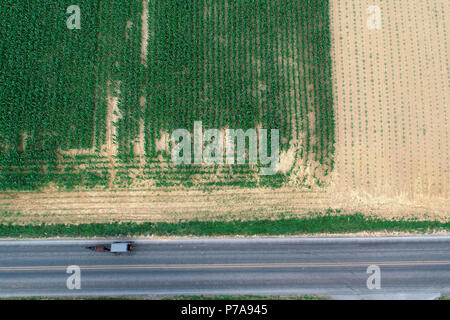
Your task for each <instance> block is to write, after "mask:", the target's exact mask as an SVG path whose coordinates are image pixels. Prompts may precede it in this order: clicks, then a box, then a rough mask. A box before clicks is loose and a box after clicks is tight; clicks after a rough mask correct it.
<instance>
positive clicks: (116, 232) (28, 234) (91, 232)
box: [0, 212, 450, 238]
mask: <svg viewBox="0 0 450 320" xmlns="http://www.w3.org/2000/svg"><path fill="white" fill-rule="evenodd" d="M438 231H444V232H445V231H450V222H440V221H428V220H414V219H400V220H388V219H382V218H378V217H371V216H365V215H363V214H359V213H357V214H337V215H336V214H331V213H330V212H327V213H324V214H316V215H309V216H305V217H299V218H282V219H279V220H232V221H198V220H193V221H179V222H155V223H152V222H144V223H136V222H114V223H90V224H79V225H65V224H41V225H14V224H11V223H10V224H2V225H0V237H1V238H49V237H119V236H234V235H236V236H237V235H242V236H257V235H258V236H277V235H307V234H342V233H357V232H405V233H416V234H426V233H432V232H438Z"/></svg>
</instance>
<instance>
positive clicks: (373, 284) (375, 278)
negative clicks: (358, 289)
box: [366, 265, 381, 290]
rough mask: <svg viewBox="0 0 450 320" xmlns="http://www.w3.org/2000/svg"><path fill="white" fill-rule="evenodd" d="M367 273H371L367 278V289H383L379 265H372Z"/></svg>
mask: <svg viewBox="0 0 450 320" xmlns="http://www.w3.org/2000/svg"><path fill="white" fill-rule="evenodd" d="M367 274H371V276H369V278H368V279H367V282H366V284H367V289H369V290H374V289H375V290H379V289H381V270H380V267H379V266H375V265H371V266H369V267H368V268H367Z"/></svg>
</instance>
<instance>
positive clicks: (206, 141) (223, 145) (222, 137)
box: [171, 121, 280, 175]
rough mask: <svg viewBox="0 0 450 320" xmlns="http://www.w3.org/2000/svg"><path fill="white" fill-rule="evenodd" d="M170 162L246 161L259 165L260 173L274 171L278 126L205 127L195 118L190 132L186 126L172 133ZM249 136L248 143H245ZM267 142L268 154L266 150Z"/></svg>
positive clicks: (277, 161) (277, 156)
mask: <svg viewBox="0 0 450 320" xmlns="http://www.w3.org/2000/svg"><path fill="white" fill-rule="evenodd" d="M171 139H172V142H173V143H174V144H175V145H174V147H173V148H172V152H171V155H172V162H173V163H174V164H176V165H181V164H198V165H214V164H228V165H232V164H245V163H246V161H247V160H248V162H247V163H248V164H252V165H257V164H258V163H259V164H260V165H262V166H266V167H262V168H260V172H259V174H260V175H274V174H276V173H277V172H278V169H279V163H280V133H279V130H278V129H272V130H270V144H269V132H268V130H267V129H258V130H256V129H248V130H247V131H244V130H242V129H224V130H223V131H221V130H219V129H207V130H205V131H203V124H202V122H201V121H195V122H194V133H193V136H192V135H191V133H190V132H189V131H188V130H186V129H177V130H175V131H173V133H172V135H171ZM247 140H248V144H247V143H246V142H247ZM269 146H270V154H269V150H268V149H269Z"/></svg>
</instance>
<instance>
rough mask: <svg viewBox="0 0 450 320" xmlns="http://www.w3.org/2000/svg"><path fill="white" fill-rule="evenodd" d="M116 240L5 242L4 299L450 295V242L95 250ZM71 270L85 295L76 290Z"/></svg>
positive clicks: (1, 262) (190, 243) (205, 243)
mask: <svg viewBox="0 0 450 320" xmlns="http://www.w3.org/2000/svg"><path fill="white" fill-rule="evenodd" d="M113 241H115V240H109V241H108V240H99V241H97V240H96V241H89V240H55V241H53V240H45V241H0V296H1V297H12V296H47V297H50V296H130V295H133V296H134V295H140V296H142V295H145V296H156V297H161V296H171V295H199V294H208V295H209V294H253V295H301V294H317V295H322V296H328V297H332V298H338V299H435V298H437V297H439V296H441V295H450V236H425V237H392V238H390V237H383V238H250V239H192V240H186V239H179V240H138V241H135V243H136V245H135V251H134V252H133V253H132V254H118V255H114V254H111V253H109V252H92V251H89V250H87V249H86V248H85V247H86V246H88V245H94V244H108V243H111V242H113ZM71 265H76V266H79V268H80V270H81V271H80V285H81V288H80V289H72V290H71V289H68V288H67V279H68V277H70V276H71V275H72V274H68V273H67V267H68V266H71ZM373 265H374V266H378V267H379V270H380V277H379V279H380V282H379V285H380V286H381V288H380V289H377V288H373V287H376V285H377V281H376V276H377V272H376V271H375V273H373V271H372V272H370V273H368V267H369V266H373ZM371 270H376V268H375V269H371ZM371 276H372V277H371ZM369 277H371V279H370V281H369V284H370V287H371V288H372V289H369V288H368V285H367V281H368V278H369ZM71 283H74V282H71Z"/></svg>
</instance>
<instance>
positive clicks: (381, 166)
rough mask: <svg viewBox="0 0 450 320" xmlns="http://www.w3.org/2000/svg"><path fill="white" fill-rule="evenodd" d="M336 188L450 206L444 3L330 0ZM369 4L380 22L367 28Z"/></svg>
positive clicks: (447, 11) (448, 33) (448, 32)
mask: <svg viewBox="0 0 450 320" xmlns="http://www.w3.org/2000/svg"><path fill="white" fill-rule="evenodd" d="M331 4H332V5H331V21H332V23H331V25H332V35H333V36H332V39H333V45H332V47H333V51H332V56H333V85H334V101H335V104H334V106H335V107H334V108H335V114H336V128H337V131H336V137H337V143H336V171H335V173H336V176H335V179H334V181H335V183H336V184H337V185H338V186H339V189H340V190H343V189H345V190H351V191H353V192H355V193H358V194H359V196H361V197H366V198H369V197H378V198H379V199H382V198H386V197H390V198H400V199H404V200H405V201H411V202H413V203H417V204H421V205H424V206H427V205H436V204H438V203H443V204H444V208H447V209H449V210H450V206H449V203H448V201H447V202H446V201H445V200H444V199H449V198H450V122H449V117H450V108H449V106H450V105H449V100H450V69H449V39H450V38H449V37H450V29H449V27H450V23H449V18H450V2H449V1H447V0H421V1H395V0H388V1H379V0H375V1H374V0H356V1H337V0H333V1H332V2H331ZM370 6H378V7H379V8H380V10H381V11H380V12H381V28H380V29H379V30H377V29H375V30H369V28H368V26H367V20H368V19H369V18H370V17H369V13H368V12H367V8H369V7H370Z"/></svg>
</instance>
